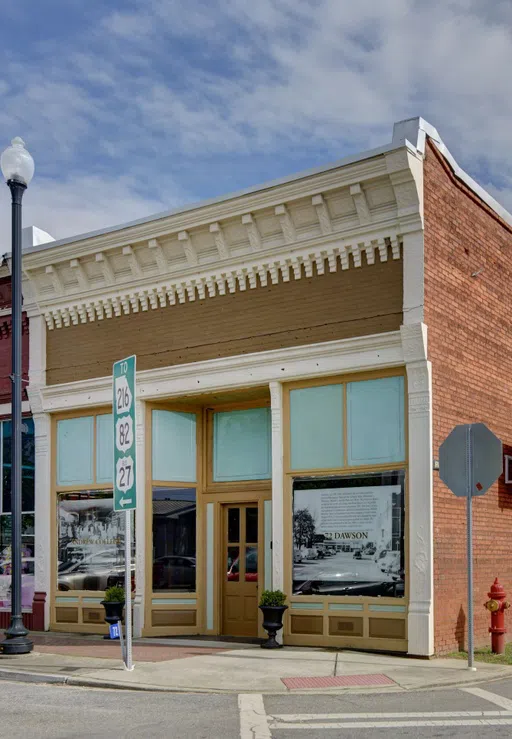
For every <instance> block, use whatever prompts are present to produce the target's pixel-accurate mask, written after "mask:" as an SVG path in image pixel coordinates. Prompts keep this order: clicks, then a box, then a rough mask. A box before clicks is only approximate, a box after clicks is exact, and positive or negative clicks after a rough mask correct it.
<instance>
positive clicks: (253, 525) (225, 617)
mask: <svg viewBox="0 0 512 739" xmlns="http://www.w3.org/2000/svg"><path fill="white" fill-rule="evenodd" d="M223 508H224V510H223V536H222V541H223V551H222V576H223V586H222V633H223V634H224V635H226V636H258V613H259V612H258V583H259V579H260V566H259V565H260V556H259V555H260V551H259V550H260V547H259V541H260V535H259V528H260V526H259V518H258V504H257V503H243V504H235V505H225V506H224V507H223Z"/></svg>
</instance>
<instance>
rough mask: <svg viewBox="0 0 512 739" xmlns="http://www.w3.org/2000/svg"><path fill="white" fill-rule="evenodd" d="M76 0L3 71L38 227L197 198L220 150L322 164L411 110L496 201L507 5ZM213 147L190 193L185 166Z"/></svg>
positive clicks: (504, 183)
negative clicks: (59, 23)
mask: <svg viewBox="0 0 512 739" xmlns="http://www.w3.org/2000/svg"><path fill="white" fill-rule="evenodd" d="M91 2H92V3H93V6H94V9H95V10H96V11H97V14H96V15H94V14H92V13H91V22H90V25H89V26H88V27H87V26H84V27H83V28H82V29H81V32H80V34H79V35H75V36H70V38H69V40H68V42H67V43H66V42H63V41H62V40H61V39H59V40H58V41H57V40H56V39H51V38H50V39H47V41H46V42H45V44H44V45H43V46H41V45H40V46H38V45H37V44H36V45H34V48H33V51H34V56H33V57H31V61H30V62H27V59H26V58H24V59H23V60H20V58H19V57H17V55H16V50H14V51H13V53H12V55H11V57H12V60H11V62H10V64H9V65H8V66H7V68H6V74H5V88H6V89H4V90H3V105H2V109H1V110H0V134H2V135H3V136H4V139H5V141H6V142H7V141H8V140H9V139H10V138H11V137H12V135H14V134H17V133H21V135H23V136H24V137H25V138H26V140H27V142H28V144H29V146H30V148H31V149H32V150H33V153H34V155H35V158H36V180H35V181H34V186H33V190H32V188H31V192H30V206H29V198H28V197H27V210H26V215H27V218H28V217H29V216H30V217H31V216H32V215H33V216H34V223H36V225H39V226H40V227H42V228H45V229H46V230H49V231H50V232H51V233H53V234H54V235H57V236H62V235H67V234H69V233H72V232H73V231H83V230H92V229H94V228H97V227H103V226H107V225H111V224H113V223H115V222H117V221H122V220H128V219H132V218H136V217H139V216H142V215H146V214H148V213H149V212H151V211H152V210H155V211H158V210H160V209H161V208H162V207H163V208H166V207H168V206H170V205H172V204H173V203H178V202H183V201H184V200H185V199H186V198H187V197H188V195H187V193H186V192H185V191H187V190H191V191H194V192H193V197H194V198H195V197H196V196H197V195H201V196H204V197H207V196H209V195H210V194H211V192H212V191H215V192H218V190H217V177H218V176H219V175H222V174H223V171H222V170H223V167H222V161H226V167H229V168H232V169H234V170H236V168H237V166H239V168H240V169H241V168H242V167H245V166H246V162H247V161H248V159H249V158H250V157H252V158H253V160H254V161H255V160H257V159H258V158H259V157H260V156H261V155H263V156H264V157H266V161H267V162H269V164H268V165H266V166H267V170H265V171H266V172H267V174H268V177H269V178H271V177H273V176H275V174H276V172H278V171H279V173H280V174H281V173H282V171H281V170H278V169H276V170H273V169H271V167H272V162H275V164H276V167H277V166H278V165H279V162H282V161H284V160H286V161H287V164H286V166H287V168H288V167H289V164H288V162H289V159H290V155H289V154H288V152H290V151H292V152H299V153H300V152H303V153H304V156H303V159H305V158H307V159H308V161H310V163H311V164H321V163H322V161H324V160H325V157H326V156H328V157H329V158H335V157H338V156H342V155H343V154H345V153H348V152H357V151H359V150H363V149H365V148H369V147H371V146H377V145H379V144H382V143H385V142H387V141H389V140H390V136H391V127H392V123H393V122H394V121H396V120H399V119H402V118H407V117H412V116H415V115H422V116H423V117H425V118H427V120H429V121H430V122H431V123H432V124H434V125H435V126H436V127H437V128H438V130H439V131H440V133H441V135H442V136H443V139H444V141H445V143H446V144H447V145H448V147H449V148H450V149H451V151H452V153H453V154H454V155H455V157H456V158H457V159H458V161H459V164H461V165H462V166H463V167H465V168H466V169H468V171H470V173H472V174H473V175H474V176H475V177H476V178H477V179H480V180H481V181H482V184H484V185H485V183H487V186H488V188H489V189H490V190H491V191H492V192H493V194H494V195H495V197H496V198H497V199H498V200H500V201H501V202H504V204H505V205H508V206H509V207H512V196H511V192H512V187H511V186H510V182H512V126H511V125H510V121H511V120H512V96H511V95H510V81H509V76H510V69H512V36H511V32H510V28H511V27H512V3H510V2H509V0H494V2H493V3H489V2H488V1H487V0H357V2H354V0H258V2H255V1H254V0H222V1H220V0H188V2H187V3H186V4H184V3H183V2H182V0H133V2H131V3H130V4H129V10H126V11H119V10H118V11H115V12H111V11H108V10H104V9H103V5H99V6H98V7H96V5H95V3H94V0H91ZM127 5H128V4H127ZM98 17H99V21H98ZM319 152H321V154H320V153H319ZM214 155H215V156H217V170H214V171H212V172H210V173H209V177H210V179H208V178H205V177H203V182H205V181H206V183H207V184H206V185H205V186H204V187H206V188H210V190H208V189H207V190H206V191H205V190H204V189H203V190H201V191H200V192H198V191H196V190H195V187H194V185H193V184H192V185H191V182H193V179H194V171H195V170H196V169H197V168H198V167H199V168H201V160H202V159H204V160H205V161H208V159H209V158H210V157H212V156H214ZM269 155H271V156H270V157H269ZM222 157H224V158H225V159H224V160H223V159H222ZM238 161H239V162H240V165H237V162H238ZM219 162H220V164H219ZM71 173H73V175H71ZM43 176H44V179H43V180H42V179H41V177H43ZM244 177H247V179H245V180H244ZM249 177H250V170H247V174H246V175H245V174H244V172H238V181H242V182H243V184H245V185H250V184H254V182H253V181H252V180H251V179H249ZM185 180H186V182H187V185H186V186H185V185H184V182H185ZM61 182H62V184H61ZM180 182H181V185H180ZM169 183H170V184H169ZM162 187H163V188H167V190H168V192H165V193H164V195H163V197H162V198H161V197H159V196H158V195H157V193H158V190H159V189H160V188H162ZM106 193H108V196H107V198H106V199H105V197H104V195H105V194H106ZM146 193H150V195H149V196H148V195H146ZM152 193H154V195H153V194H152ZM113 194H115V202H114V198H113ZM109 197H110V199H111V200H112V203H113V204H111V203H108V204H106V203H107V202H108V199H109ZM163 200H164V201H165V202H162V201H163ZM41 219H42V220H41ZM26 222H27V221H26ZM45 224H46V225H45Z"/></svg>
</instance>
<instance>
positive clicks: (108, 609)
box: [101, 585, 124, 624]
mask: <svg viewBox="0 0 512 739" xmlns="http://www.w3.org/2000/svg"><path fill="white" fill-rule="evenodd" d="M101 605H102V606H103V607H104V608H105V621H106V622H107V623H108V624H116V623H117V622H118V621H121V620H122V618H123V608H124V588H122V587H120V586H119V585H112V587H111V588H107V589H106V590H105V597H104V599H103V600H102V601H101Z"/></svg>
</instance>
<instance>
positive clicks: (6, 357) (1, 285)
mask: <svg viewBox="0 0 512 739" xmlns="http://www.w3.org/2000/svg"><path fill="white" fill-rule="evenodd" d="M10 304H11V279H10V277H7V278H4V279H2V280H0V308H8V307H10ZM11 336H12V329H11V316H0V403H10V402H11V380H10V374H11ZM28 343H29V342H28V318H27V316H26V314H25V313H24V314H23V334H22V351H23V361H22V369H23V379H25V380H28ZM23 385H24V387H23V400H27V390H26V383H23Z"/></svg>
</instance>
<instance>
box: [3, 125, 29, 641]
mask: <svg viewBox="0 0 512 739" xmlns="http://www.w3.org/2000/svg"><path fill="white" fill-rule="evenodd" d="M0 166H1V168H2V173H3V175H4V177H5V180H6V182H7V185H8V187H9V189H10V191H11V197H12V271H11V284H12V300H11V304H12V309H11V310H12V375H11V382H12V405H11V419H12V473H11V500H12V541H11V578H12V580H11V583H12V584H11V624H10V626H9V628H8V629H7V630H6V632H5V641H4V642H2V645H1V646H2V648H3V654H27V653H28V652H31V651H32V647H33V644H32V642H31V641H30V639H29V638H28V630H27V629H26V628H25V626H24V625H23V618H22V615H21V569H22V559H21V554H22V552H21V395H22V393H21V383H22V376H21V373H22V365H21V311H22V302H23V299H22V295H21V201H22V198H23V193H24V192H25V190H26V189H27V186H28V185H29V184H30V181H31V179H32V177H33V176H34V160H33V159H32V157H31V156H30V154H29V153H28V151H27V150H26V149H25V144H24V142H23V140H22V139H20V138H15V139H13V140H12V142H11V146H9V147H8V148H7V149H6V150H5V151H4V152H3V154H2V157H1V158H0Z"/></svg>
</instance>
